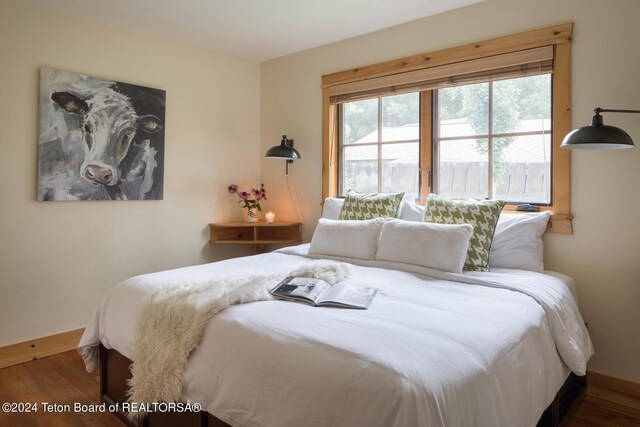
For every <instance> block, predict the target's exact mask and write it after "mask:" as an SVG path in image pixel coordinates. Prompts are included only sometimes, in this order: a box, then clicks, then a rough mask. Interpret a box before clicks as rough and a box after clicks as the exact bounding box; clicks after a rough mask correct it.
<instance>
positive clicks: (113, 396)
mask: <svg viewBox="0 0 640 427" xmlns="http://www.w3.org/2000/svg"><path fill="white" fill-rule="evenodd" d="M131 363H132V362H131V361H130V360H129V359H128V358H126V357H125V356H123V355H121V354H120V353H118V352H117V351H116V350H112V349H111V350H109V349H106V348H105V347H104V346H103V345H100V399H101V401H102V402H104V403H106V404H107V405H110V404H114V403H123V402H126V400H127V397H126V391H127V380H128V379H129V378H131V371H130V369H129V368H130V366H131ZM586 387H587V377H586V376H584V377H579V376H577V375H575V374H574V373H573V372H572V373H571V374H570V375H569V377H568V378H567V380H566V381H565V383H564V384H563V385H562V387H561V388H560V391H558V393H557V394H556V397H555V399H553V402H551V405H549V407H548V408H547V409H546V410H545V411H544V413H543V414H542V417H541V418H540V421H539V422H538V425H537V427H564V426H566V425H568V423H569V421H570V420H571V418H572V417H573V415H574V414H575V412H576V411H577V409H578V407H579V406H580V403H581V402H582V399H583V398H584V395H585V392H586ZM115 415H116V416H117V417H118V418H119V419H120V420H121V421H122V422H123V423H125V424H127V425H130V426H135V425H136V424H135V423H130V422H129V421H128V420H127V417H126V415H125V414H124V413H116V414H115ZM176 425H179V426H193V427H224V426H229V424H227V423H225V422H224V421H221V420H219V419H218V418H216V417H214V416H213V415H211V414H209V413H208V412H206V411H200V412H183V413H169V412H164V413H150V414H149V416H148V417H146V418H145V419H144V421H143V422H142V425H139V426H138V427H164V426H176Z"/></svg>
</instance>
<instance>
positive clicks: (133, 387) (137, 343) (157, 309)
mask: <svg viewBox="0 0 640 427" xmlns="http://www.w3.org/2000/svg"><path fill="white" fill-rule="evenodd" d="M351 268H352V266H351V265H349V264H345V263H339V262H335V261H326V260H321V261H314V262H311V263H308V264H305V265H303V266H302V267H300V268H298V269H296V270H294V271H292V272H291V273H290V274H289V275H290V276H297V277H314V278H319V279H323V280H324V281H326V282H328V283H330V284H335V283H338V282H340V281H342V280H344V279H346V278H347V277H348V276H349V274H350V272H351ZM281 279H282V277H277V276H254V277H250V278H248V279H247V278H244V279H215V280H208V281H200V282H194V283H187V284H175V285H170V286H166V287H163V288H161V289H159V290H157V291H155V292H153V293H152V294H150V295H149V296H147V297H146V298H145V299H144V301H143V305H142V309H141V311H140V314H139V317H138V324H137V327H136V331H135V339H134V345H133V365H132V367H131V373H132V377H131V379H130V380H129V391H128V396H129V401H130V402H137V403H151V402H178V401H179V400H180V397H181V395H182V382H183V375H184V368H185V365H186V363H187V359H188V357H189V354H190V353H191V352H192V351H193V350H194V349H195V348H196V347H197V346H198V344H199V343H200V340H201V339H202V336H203V335H204V330H205V328H206V326H207V324H208V323H209V320H210V319H211V317H212V316H214V315H215V314H217V313H219V312H221V311H222V310H224V309H225V308H227V307H229V306H231V305H234V304H245V303H250V302H254V301H265V300H270V299H272V297H271V295H270V294H269V290H270V289H272V288H273V287H274V286H275V285H276V284H277V283H278V282H279V281H280V280H281ZM130 415H131V416H132V417H133V418H135V414H130Z"/></svg>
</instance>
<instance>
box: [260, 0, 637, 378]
mask: <svg viewBox="0 0 640 427" xmlns="http://www.w3.org/2000/svg"><path fill="white" fill-rule="evenodd" d="M639 16H640V2H639V1H637V0H608V1H600V0H537V1H531V0H488V1H486V2H484V3H480V4H477V5H472V6H469V7H466V8H464V9H459V10H455V11H452V12H448V13H445V14H441V15H437V16H434V17H430V18H426V19H422V20H419V21H415V22H412V23H408V24H405V25H401V26H398V27H393V28H390V29H387V30H383V31H379V32H376V33H372V34H368V35H365V36H361V37H357V38H353V39H349V40H346V41H342V42H339V43H335V44H332V45H328V46H323V47H320V48H316V49H312V50H309V51H306V52H302V53H299V54H295V55H290V56H286V57H283V58H279V59H275V60H272V61H269V62H265V63H263V64H262V86H261V90H262V97H261V104H262V130H261V135H262V138H261V141H262V149H263V150H265V149H267V148H268V147H269V146H271V145H274V144H275V143H277V141H278V139H279V135H280V134H281V133H288V135H289V137H291V138H294V139H295V141H296V148H298V149H299V150H300V152H301V154H302V157H303V158H302V160H300V161H299V162H297V163H296V164H295V165H294V166H293V167H292V171H293V175H290V176H292V177H293V179H294V180H295V181H296V182H297V187H298V189H299V191H300V195H301V199H302V204H303V211H304V215H305V227H304V232H305V237H306V239H309V238H310V236H311V234H312V232H313V228H314V224H315V222H316V221H317V218H318V217H319V215H320V205H319V204H320V201H321V189H322V182H321V177H322V170H321V167H322V142H321V138H322V121H321V117H322V110H321V107H322V100H321V90H320V76H321V75H323V74H327V73H331V72H336V71H342V70H346V69H349V68H353V67H356V66H363V65H369V64H372V63H376V62H380V61H384V60H389V59H395V58H399V57H402V56H406V55H412V54H419V53H424V52H429V51H432V50H437V49H442V48H447V47H452V46H457V45H460V44H465V43H471V42H474V41H480V40H484V39H489V38H493V37H497V36H501V35H508V34H512V33H517V32H522V31H527V30H531V29H535V28H540V27H544V26H549V25H555V24H560V23H564V22H568V21H573V22H574V23H575V27H574V43H573V73H572V90H573V95H572V104H573V125H574V127H577V126H582V125H584V124H587V123H588V122H589V121H590V118H591V114H592V110H593V108H594V107H596V106H601V107H609V108H628V109H639V108H640V81H639V80H638V76H640V55H638V52H639V48H638V43H639V42H640V29H639V27H638V25H637V19H638V17H639ZM604 117H605V123H607V124H612V125H615V126H619V127H621V128H623V129H625V130H626V131H627V132H629V133H630V134H631V135H632V137H633V138H634V139H635V141H636V144H638V145H640V115H631V114H629V115H624V114H605V116H604ZM283 169H284V166H283V165H282V164H281V163H280V162H272V161H264V160H263V162H262V171H263V178H264V179H265V180H266V181H268V182H270V183H271V185H272V187H274V188H276V187H277V188H279V189H280V191H279V192H278V194H277V195H274V196H273V198H274V199H275V200H277V201H278V203H279V204H278V206H287V205H289V206H291V208H290V209H289V210H288V211H287V210H285V209H283V210H284V212H279V213H278V215H280V216H281V217H284V216H288V217H290V218H291V219H293V218H295V213H294V209H293V205H291V203H290V202H289V195H288V192H287V189H286V184H285V181H284V171H283ZM571 178H572V199H571V202H572V210H573V214H574V215H575V219H574V222H573V225H574V235H572V236H566V235H548V236H546V238H545V240H546V253H545V255H546V256H545V258H546V266H547V268H548V269H553V270H557V271H561V272H564V273H566V274H569V275H571V276H573V277H574V278H575V279H576V281H577V286H578V292H579V295H580V304H581V310H582V313H583V316H584V318H585V320H586V321H587V322H588V324H589V330H590V332H591V335H592V338H593V341H594V345H595V348H596V355H595V356H594V357H593V359H592V360H591V364H590V369H592V370H594V371H598V372H602V373H605V374H608V375H613V376H618V377H622V378H626V379H628V380H633V381H640V363H638V361H639V360H640V333H639V332H638V329H639V327H640V226H639V225H638V212H640V188H639V183H640V147H639V148H636V149H635V150H632V151H630V150H628V151H621V152H575V153H573V160H572V174H571Z"/></svg>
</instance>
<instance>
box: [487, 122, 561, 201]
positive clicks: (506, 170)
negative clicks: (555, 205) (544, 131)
mask: <svg viewBox="0 0 640 427" xmlns="http://www.w3.org/2000/svg"><path fill="white" fill-rule="evenodd" d="M493 185H494V198H497V199H501V200H508V201H510V202H527V203H551V140H550V136H549V135H544V136H543V135H527V136H519V137H512V138H496V139H494V140H493Z"/></svg>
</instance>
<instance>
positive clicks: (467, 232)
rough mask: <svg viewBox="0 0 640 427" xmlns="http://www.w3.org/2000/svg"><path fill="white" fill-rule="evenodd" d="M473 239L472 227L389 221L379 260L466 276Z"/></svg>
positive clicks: (383, 237) (383, 231)
mask: <svg viewBox="0 0 640 427" xmlns="http://www.w3.org/2000/svg"><path fill="white" fill-rule="evenodd" d="M472 235H473V227H472V226H471V225H469V224H432V223H426V222H414V221H403V220H399V219H392V220H387V222H385V223H384V226H383V227H382V233H381V234H380V240H379V242H378V251H377V252H376V255H375V259H376V260H378V261H393V262H401V263H405V264H413V265H419V266H422V267H428V268H433V269H436V270H441V271H447V272H450V273H458V274H462V267H463V266H464V262H465V259H466V258H467V250H468V249H469V241H470V240H471V236H472Z"/></svg>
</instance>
